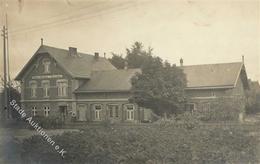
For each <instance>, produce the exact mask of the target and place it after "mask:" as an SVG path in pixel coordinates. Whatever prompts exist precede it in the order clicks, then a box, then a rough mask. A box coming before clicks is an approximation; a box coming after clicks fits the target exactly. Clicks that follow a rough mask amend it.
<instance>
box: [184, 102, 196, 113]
mask: <svg viewBox="0 0 260 164" xmlns="http://www.w3.org/2000/svg"><path fill="white" fill-rule="evenodd" d="M186 110H187V111H189V112H194V111H195V110H196V104H195V103H188V104H186Z"/></svg>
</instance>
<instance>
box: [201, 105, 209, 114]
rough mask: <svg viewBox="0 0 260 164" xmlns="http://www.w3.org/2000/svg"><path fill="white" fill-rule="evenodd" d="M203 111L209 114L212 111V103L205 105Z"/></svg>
mask: <svg viewBox="0 0 260 164" xmlns="http://www.w3.org/2000/svg"><path fill="white" fill-rule="evenodd" d="M202 110H203V112H209V111H210V103H203V105H202Z"/></svg>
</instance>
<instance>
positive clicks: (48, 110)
mask: <svg viewBox="0 0 260 164" xmlns="http://www.w3.org/2000/svg"><path fill="white" fill-rule="evenodd" d="M49 114H50V107H49V106H45V107H44V116H45V117H48V116H49Z"/></svg>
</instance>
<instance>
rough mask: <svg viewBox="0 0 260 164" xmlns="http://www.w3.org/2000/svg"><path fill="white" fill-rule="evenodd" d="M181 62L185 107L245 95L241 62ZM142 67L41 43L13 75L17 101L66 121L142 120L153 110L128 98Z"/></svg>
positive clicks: (28, 109)
mask: <svg viewBox="0 0 260 164" xmlns="http://www.w3.org/2000/svg"><path fill="white" fill-rule="evenodd" d="M181 64H182V65H181V66H180V68H181V69H183V71H184V73H185V74H186V77H187V88H186V94H187V97H189V101H188V103H187V105H186V107H187V108H188V109H189V110H191V111H194V110H198V109H207V110H209V109H210V107H211V104H210V103H211V102H214V101H215V100H216V99H217V98H219V97H224V98H239V99H241V101H244V100H245V90H247V89H248V88H249V87H248V80H247V75H246V70H245V66H244V63H243V62H237V63H224V64H205V65H193V66H183V63H181ZM140 72H141V71H140V69H128V68H125V69H121V70H119V69H116V68H115V67H114V66H113V65H112V64H111V63H110V62H109V61H108V60H107V59H106V58H103V57H101V56H99V54H98V53H95V54H94V55H89V54H83V53H79V52H77V49H76V48H73V47H70V48H69V49H68V50H65V49H59V48H54V47H50V46H46V45H41V46H40V48H39V49H38V50H37V51H36V53H35V54H34V55H33V56H32V58H31V59H30V60H29V62H28V63H27V64H26V65H25V66H24V68H23V69H22V70H21V72H20V73H19V74H18V75H17V77H16V80H19V81H20V82H21V105H22V108H23V109H24V110H25V111H26V112H27V114H28V115H29V114H31V115H32V116H44V117H51V116H53V117H60V118H61V119H62V120H63V121H64V122H70V121H72V120H74V121H89V122H95V121H97V122H98V121H105V120H109V121H113V122H141V121H149V120H150V119H151V114H152V113H151V111H150V110H149V109H144V108H141V107H139V106H138V105H137V104H133V103H130V102H129V101H128V99H129V98H130V97H131V92H130V90H131V78H132V77H133V76H134V75H135V74H136V73H140ZM244 104H245V103H244Z"/></svg>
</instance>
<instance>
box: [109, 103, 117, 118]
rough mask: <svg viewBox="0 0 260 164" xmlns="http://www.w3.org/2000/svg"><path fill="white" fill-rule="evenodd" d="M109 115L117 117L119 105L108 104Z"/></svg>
mask: <svg viewBox="0 0 260 164" xmlns="http://www.w3.org/2000/svg"><path fill="white" fill-rule="evenodd" d="M108 110H109V116H110V117H119V105H117V104H110V105H108Z"/></svg>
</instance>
